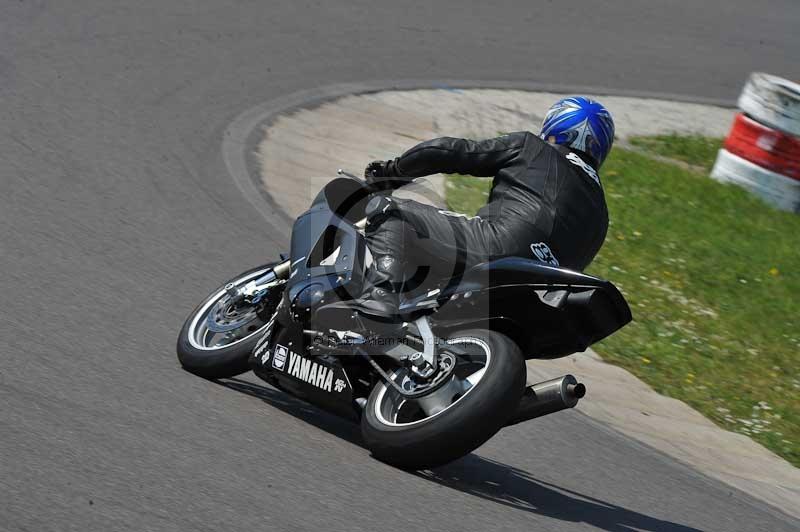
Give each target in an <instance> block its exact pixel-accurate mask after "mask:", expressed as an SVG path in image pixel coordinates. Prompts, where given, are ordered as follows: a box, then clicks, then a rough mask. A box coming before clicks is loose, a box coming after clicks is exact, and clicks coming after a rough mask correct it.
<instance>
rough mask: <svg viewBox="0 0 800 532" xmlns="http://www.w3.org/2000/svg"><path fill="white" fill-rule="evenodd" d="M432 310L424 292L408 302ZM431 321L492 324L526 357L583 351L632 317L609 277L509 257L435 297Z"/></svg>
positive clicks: (470, 273)
mask: <svg viewBox="0 0 800 532" xmlns="http://www.w3.org/2000/svg"><path fill="white" fill-rule="evenodd" d="M414 306H418V307H419V308H420V311H421V312H424V311H425V310H426V309H430V310H427V312H430V311H431V310H432V309H431V307H432V305H431V298H430V297H426V296H425V295H423V296H421V297H420V298H417V299H416V300H414V301H411V302H409V303H408V304H407V305H404V307H403V310H404V311H406V312H410V311H411V309H412V308H413V307H414ZM434 306H435V308H436V313H435V314H434V315H433V316H432V320H433V321H434V323H436V324H437V326H438V327H440V328H444V329H448V328H454V327H461V326H463V325H465V324H468V323H476V324H477V323H489V324H491V326H492V327H493V328H495V329H499V330H502V331H503V332H505V333H506V334H509V335H510V336H511V337H512V338H514V339H515V340H517V342H518V343H519V345H520V347H521V348H522V349H523V353H525V356H526V358H558V357H562V356H566V355H569V354H572V353H575V352H579V351H583V350H585V349H586V348H587V347H589V346H590V345H592V344H594V343H596V342H598V341H600V340H602V339H603V338H606V337H607V336H609V335H610V334H612V333H613V332H615V331H617V330H618V329H620V328H621V327H623V326H624V325H625V324H627V323H628V322H630V321H631V319H632V315H631V310H630V308H629V307H628V304H627V303H626V301H625V299H624V298H623V296H622V294H621V293H620V292H619V290H617V288H616V287H615V286H614V285H613V284H612V283H610V282H608V281H605V280H602V279H598V278H596V277H592V276H590V275H586V274H583V273H579V272H574V271H571V270H567V269H564V268H555V267H552V266H548V265H546V264H544V263H541V262H538V261H535V260H531V259H526V258H521V257H508V258H503V259H498V260H495V261H491V262H486V263H482V264H479V265H477V266H475V267H474V268H472V269H471V270H468V271H467V272H465V274H464V276H463V277H462V279H461V280H460V282H458V283H457V284H451V287H448V288H445V289H444V290H443V291H442V292H441V293H439V294H437V296H436V304H435V305H434Z"/></svg>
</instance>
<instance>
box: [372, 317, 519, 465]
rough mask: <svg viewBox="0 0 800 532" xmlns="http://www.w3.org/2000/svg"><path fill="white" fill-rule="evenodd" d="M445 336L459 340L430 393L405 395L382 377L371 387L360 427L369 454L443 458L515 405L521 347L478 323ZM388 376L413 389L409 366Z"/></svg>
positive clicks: (466, 448)
mask: <svg viewBox="0 0 800 532" xmlns="http://www.w3.org/2000/svg"><path fill="white" fill-rule="evenodd" d="M447 343H448V344H450V345H453V346H455V347H456V348H457V349H454V350H453V353H455V356H454V364H455V365H454V367H453V369H452V374H451V375H450V376H449V377H448V379H447V380H446V381H445V382H444V384H441V385H439V386H436V388H435V390H434V391H432V392H431V393H430V394H427V395H424V396H422V397H419V398H417V399H408V398H406V397H404V396H403V395H402V394H401V393H400V392H399V391H398V390H397V389H396V388H395V387H393V386H391V385H388V384H387V383H385V382H381V383H380V384H378V385H377V386H376V387H375V388H374V389H373V391H372V393H371V394H370V397H369V400H368V401H367V404H366V406H365V408H364V413H363V415H362V418H361V430H362V434H363V435H364V440H365V442H366V444H367V446H368V447H369V449H370V450H371V451H372V454H373V456H374V457H376V458H378V459H379V460H382V461H384V462H387V463H389V464H392V465H395V466H398V467H402V468H406V469H424V468H429V467H436V466H439V465H443V464H446V463H448V462H451V461H453V460H455V459H457V458H460V457H462V456H464V455H465V454H468V453H469V452H471V451H473V450H474V449H476V448H478V447H479V446H480V445H482V444H483V443H484V442H486V441H487V440H488V439H489V438H491V437H492V436H494V434H496V433H497V431H499V430H500V429H501V428H502V427H503V426H504V425H505V422H506V420H507V419H508V418H509V416H511V414H513V412H514V411H515V409H516V407H517V405H518V404H519V401H520V398H521V397H522V393H523V391H524V388H525V361H524V359H523V357H522V354H521V353H520V350H519V347H517V345H516V344H515V343H514V342H513V341H512V340H511V339H510V338H508V337H507V336H505V335H502V334H500V333H498V332H494V331H488V330H479V329H476V330H467V331H461V332H458V333H456V334H454V335H453V336H452V337H451V338H449V339H448V340H447ZM440 350H443V351H446V348H445V349H440ZM391 378H392V380H393V381H394V382H395V383H396V384H398V385H399V386H400V387H402V388H403V389H404V390H406V391H410V389H409V380H410V379H409V374H408V370H405V369H401V370H398V371H395V372H394V373H393V374H392V375H391Z"/></svg>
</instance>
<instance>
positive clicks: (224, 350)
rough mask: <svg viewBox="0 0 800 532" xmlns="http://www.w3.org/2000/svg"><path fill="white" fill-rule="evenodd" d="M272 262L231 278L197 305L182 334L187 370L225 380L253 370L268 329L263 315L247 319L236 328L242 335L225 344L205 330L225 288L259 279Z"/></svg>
mask: <svg viewBox="0 0 800 532" xmlns="http://www.w3.org/2000/svg"><path fill="white" fill-rule="evenodd" d="M275 264H277V263H271V264H267V265H264V266H260V267H258V268H253V269H252V270H248V271H246V272H244V273H242V274H240V275H238V276H236V277H235V278H233V279H231V280H230V281H228V282H227V283H225V284H223V285H222V286H221V287H219V288H217V289H216V290H214V291H213V292H212V293H211V295H209V296H208V297H207V298H206V299H205V300H204V301H203V302H202V303H200V305H198V306H197V308H195V309H194V310H193V311H192V313H191V314H189V317H188V318H187V319H186V322H185V323H184V324H183V327H182V328H181V332H180V333H179V334H178V345H177V352H178V360H179V361H180V363H181V366H183V368H184V369H185V370H186V371H189V372H190V373H194V374H195V375H197V376H199V377H203V378H206V379H223V378H228V377H235V376H236V375H240V374H242V373H245V372H247V371H249V369H250V367H249V364H248V358H249V356H250V353H251V352H252V351H253V349H254V348H255V345H256V343H257V342H258V340H259V339H260V338H261V335H262V333H263V332H264V331H265V329H266V321H265V320H264V319H263V316H262V317H260V318H258V319H253V320H252V321H250V322H247V323H246V324H245V325H244V326H243V327H242V329H241V330H237V331H233V332H235V333H236V334H237V335H238V336H240V337H239V338H235V339H234V340H232V341H230V342H229V343H227V344H225V343H222V342H220V343H219V344H217V343H216V342H217V341H218V340H217V339H216V337H215V336H214V335H213V333H209V332H208V331H204V330H203V329H202V327H203V322H204V321H205V319H206V315H207V314H208V312H209V311H210V309H211V308H213V307H214V305H215V303H217V302H218V301H220V300H221V299H222V298H223V297H224V296H225V287H226V286H227V285H229V284H231V283H232V284H234V285H235V286H237V287H238V286H241V285H243V284H246V283H248V282H250V281H252V280H255V279H258V278H259V277H261V276H263V275H264V274H265V273H267V272H268V271H269V270H270V269H271V268H272V266H274V265H275Z"/></svg>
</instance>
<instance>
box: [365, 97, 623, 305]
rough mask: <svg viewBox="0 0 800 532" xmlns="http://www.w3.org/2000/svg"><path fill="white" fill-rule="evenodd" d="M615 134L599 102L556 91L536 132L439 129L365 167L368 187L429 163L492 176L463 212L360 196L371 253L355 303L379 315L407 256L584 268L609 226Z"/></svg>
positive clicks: (413, 173)
mask: <svg viewBox="0 0 800 532" xmlns="http://www.w3.org/2000/svg"><path fill="white" fill-rule="evenodd" d="M613 141H614V121H613V120H612V118H611V114H610V113H609V112H608V110H607V109H606V108H605V107H603V106H602V105H601V104H600V103H598V102H596V101H594V100H591V99H589V98H586V97H581V96H576V97H570V98H564V99H561V100H559V101H557V102H556V103H555V104H554V105H553V106H552V107H551V108H550V109H549V110H548V112H547V115H546V116H545V118H544V122H543V124H542V130H541V133H540V134H539V136H538V137H537V136H536V135H534V134H532V133H529V132H519V133H511V134H508V135H503V136H501V137H497V138H494V139H488V140H482V141H472V140H466V139H459V138H450V137H443V138H438V139H433V140H429V141H427V142H423V143H421V144H418V145H417V146H414V147H413V148H411V149H410V150H408V151H407V152H405V153H404V154H403V155H401V156H400V157H397V158H395V159H393V160H390V161H374V162H372V163H370V164H369V165H368V166H367V168H366V170H365V177H366V178H367V181H368V183H370V184H371V185H372V187H373V188H374V189H375V190H391V189H394V188H398V187H400V186H402V185H404V184H407V183H409V182H411V181H412V180H413V179H414V178H417V177H422V176H426V175H430V174H435V173H453V174H469V175H473V176H479V177H493V178H494V181H493V183H492V190H491V193H490V194H489V199H488V201H487V203H486V205H484V206H483V207H482V208H481V209H480V210H479V211H478V214H477V215H476V216H472V217H467V216H464V215H460V214H457V213H453V212H450V211H445V210H441V209H439V208H436V207H433V206H430V205H425V204H422V203H419V202H416V201H413V200H406V199H399V198H390V197H387V196H376V197H375V198H374V199H373V201H371V202H370V204H369V206H368V225H367V243H368V247H369V249H370V251H371V253H372V256H373V258H374V261H375V262H374V265H373V266H372V268H370V270H369V272H368V278H367V280H368V285H367V289H366V290H365V293H364V295H363V296H362V297H361V298H360V299H359V300H358V304H359V305H360V306H362V307H363V308H364V309H365V310H367V311H368V312H372V313H373V314H378V315H382V316H385V317H389V316H393V315H395V314H396V312H397V307H398V297H399V296H398V294H399V291H400V289H401V287H402V284H403V282H404V271H405V265H406V263H408V262H410V263H414V264H416V265H433V264H437V263H438V264H441V263H443V262H448V263H450V266H449V267H454V266H455V267H456V268H460V269H461V270H462V271H463V268H469V267H471V266H473V265H475V264H478V263H480V262H484V261H487V260H491V259H497V258H502V257H508V256H517V257H530V258H532V259H535V260H539V261H542V262H545V263H547V264H549V265H552V266H560V267H564V268H570V269H573V270H583V269H584V268H585V267H586V266H588V264H589V263H590V262H591V261H592V259H593V258H594V256H595V255H596V254H597V252H598V250H599V249H600V247H601V246H602V244H603V241H604V240H605V236H606V231H607V229H608V211H607V209H606V202H605V197H604V195H603V188H602V185H601V183H600V178H599V176H598V173H597V172H598V170H599V168H600V165H602V164H603V161H604V160H605V158H606V156H607V155H608V152H609V151H610V150H611V144H612V143H613Z"/></svg>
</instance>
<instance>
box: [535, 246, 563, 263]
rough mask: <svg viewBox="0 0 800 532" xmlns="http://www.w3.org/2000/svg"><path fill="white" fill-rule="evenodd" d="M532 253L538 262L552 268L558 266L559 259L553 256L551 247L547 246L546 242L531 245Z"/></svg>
mask: <svg viewBox="0 0 800 532" xmlns="http://www.w3.org/2000/svg"><path fill="white" fill-rule="evenodd" d="M531 253H533V256H534V257H536V258H537V259H538V260H540V261H542V262H544V263H546V264H549V265H550V266H558V265H559V264H558V259H557V258H556V256H555V255H554V254H553V251H552V250H551V249H550V246H548V245H547V244H545V243H544V242H536V243H534V244H531Z"/></svg>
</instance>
